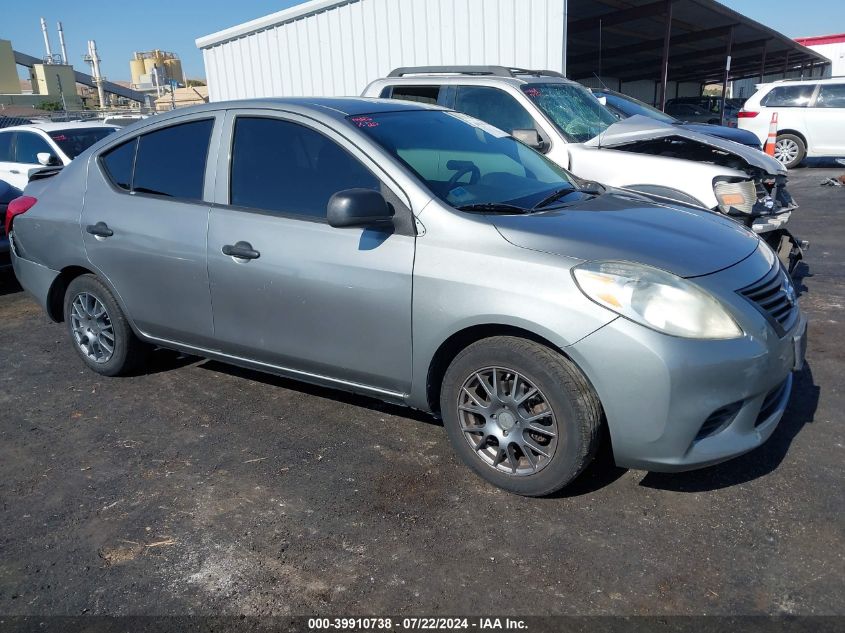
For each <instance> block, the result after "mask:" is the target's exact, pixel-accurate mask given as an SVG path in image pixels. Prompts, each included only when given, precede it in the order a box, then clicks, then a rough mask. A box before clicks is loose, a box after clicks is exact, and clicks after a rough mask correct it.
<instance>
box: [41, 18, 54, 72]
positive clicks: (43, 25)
mask: <svg viewBox="0 0 845 633" xmlns="http://www.w3.org/2000/svg"><path fill="white" fill-rule="evenodd" d="M41 32H42V33H43V34H44V48H46V49H47V58H48V59H49V60H50V63H52V62H53V51H52V50H51V49H50V35H49V34H48V33H47V22H46V21H45V20H44V18H41Z"/></svg>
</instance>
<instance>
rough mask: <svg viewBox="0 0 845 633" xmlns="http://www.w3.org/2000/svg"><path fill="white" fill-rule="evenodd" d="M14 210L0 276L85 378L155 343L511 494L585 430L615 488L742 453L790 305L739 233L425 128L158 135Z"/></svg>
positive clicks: (443, 121) (190, 123)
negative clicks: (347, 401)
mask: <svg viewBox="0 0 845 633" xmlns="http://www.w3.org/2000/svg"><path fill="white" fill-rule="evenodd" d="M24 193H25V195H24V196H23V197H22V198H19V199H17V200H16V201H14V202H13V203H12V204H11V205H10V207H9V211H8V213H7V222H8V223H10V224H11V227H10V228H11V231H10V235H11V242H12V251H13V253H12V259H13V265H14V269H15V272H16V274H17V277H18V279H19V280H20V282H21V284H22V285H23V286H24V288H26V289H27V290H28V291H29V292H30V293H31V294H32V295H33V296H34V297H35V298H36V299H37V300H38V301H39V302H40V304H41V305H42V306H43V307H44V309H45V310H46V311H47V314H48V315H49V316H50V317H51V318H52V319H53V320H54V321H57V322H61V321H63V322H64V323H65V325H66V327H67V331H68V334H69V336H70V340H71V341H72V343H73V346H74V348H75V349H76V351H77V352H78V354H79V356H80V357H81V359H82V360H83V361H84V363H85V364H87V365H88V366H89V367H90V368H91V369H93V370H94V371H96V372H99V373H101V374H105V375H109V376H111V375H118V374H124V373H127V372H131V371H133V370H136V369H137V368H138V367H139V363H140V362H141V361H142V360H143V358H144V354H145V352H146V351H147V350H148V349H150V347H152V346H161V347H167V348H173V349H177V350H182V351H184V352H187V353H190V354H195V355H200V356H205V357H208V358H214V359H218V360H222V361H225V362H229V363H233V364H237V365H242V366H245V367H250V368H254V369H259V370H263V371H268V372H274V373H278V374H281V375H284V376H288V377H292V378H296V379H300V380H303V381H308V382H312V383H317V384H321V385H327V386H331V387H336V388H339V389H344V390H348V391H352V392H356V393H361V394H366V395H369V396H374V397H376V398H381V399H383V400H386V401H390V402H395V403H401V404H405V405H408V406H410V407H414V408H417V409H422V410H424V411H428V412H431V413H434V414H436V415H440V416H442V419H443V423H444V426H445V428H446V431H447V433H448V435H449V438H450V440H451V443H452V445H453V447H454V449H455V450H456V452H457V453H458V454H459V455H460V457H461V458H462V459H463V460H464V461H465V462H466V464H467V465H469V466H470V467H471V468H472V469H473V470H474V471H475V472H477V473H478V474H479V475H481V476H482V477H484V478H485V479H487V480H488V481H490V482H492V483H493V484H495V485H497V486H500V487H502V488H504V489H507V490H510V491H513V492H516V493H520V494H525V495H544V494H548V493H550V492H552V491H554V490H557V489H559V488H561V487H562V486H564V485H566V484H567V483H569V482H570V481H572V480H573V479H574V478H575V477H576V476H577V475H578V474H579V473H580V472H581V471H582V470H583V469H584V467H585V466H586V465H587V464H588V463H589V462H590V460H591V458H592V457H593V455H594V454H595V451H596V449H597V446H598V442H599V437H601V435H602V434H601V433H600V431H601V429H602V427H603V426H605V425H606V426H607V429H608V431H609V437H610V440H611V443H612V450H613V453H614V456H615V459H616V462H617V463H618V464H620V465H622V466H628V467H635V468H644V469H650V470H663V471H675V470H687V469H692V468H699V467H702V466H707V465H709V464H714V463H717V462H721V461H723V460H725V459H728V458H731V457H734V456H737V455H740V454H741V453H745V452H746V451H749V450H751V449H753V448H754V447H756V446H759V445H760V444H761V443H762V442H764V441H765V440H766V439H767V438H768V437H769V436H770V435H771V433H772V431H773V430H774V429H775V427H776V425H777V424H778V421H779V420H780V418H781V416H782V414H783V411H784V408H785V407H786V403H787V400H788V399H789V396H790V391H791V389H792V372H793V370H795V369H796V368H798V367H800V366H801V363H802V359H803V353H804V346H805V331H806V322H805V319H804V317H803V316H802V314H801V312H800V310H799V308H798V305H797V302H796V298H795V291H794V289H793V286H792V283H791V281H790V279H789V277H788V276H787V275H786V274H785V272H784V270H783V268H782V266H781V264H780V263H779V262H778V260H777V258H776V257H775V255H774V253H773V252H772V251H771V249H769V248H768V247H767V246H765V245H764V244H763V243H762V242H761V241H760V240H759V239H758V238H757V237H755V236H754V235H753V234H752V233H751V232H749V231H748V230H746V229H745V228H743V227H741V226H739V225H737V224H736V223H734V222H732V221H731V220H729V219H727V218H724V217H721V216H719V215H717V214H714V213H711V212H708V211H704V210H701V209H695V208H689V209H686V208H677V207H669V206H665V205H662V204H659V203H656V202H653V201H651V200H649V199H648V198H646V197H643V196H640V195H638V194H632V193H630V192H625V193H620V192H614V191H607V190H605V189H604V188H603V187H601V186H599V185H596V184H594V183H587V182H584V181H580V180H577V179H575V178H574V177H573V176H571V175H570V174H568V173H567V172H566V171H565V170H563V169H562V168H561V167H559V166H557V165H556V164H554V163H552V162H551V161H550V160H548V159H547V158H545V157H544V156H543V155H541V154H539V153H537V152H535V151H534V150H532V149H530V148H528V147H527V146H525V145H523V144H521V143H519V142H517V141H516V140H514V139H513V138H512V137H510V136H508V135H507V134H505V133H503V132H501V131H500V130H498V129H497V128H494V127H492V126H490V125H488V124H486V123H483V122H481V121H478V120H475V119H472V118H470V117H467V116H466V115H463V114H459V113H456V112H452V111H449V110H445V109H443V108H440V107H437V106H426V105H421V104H412V103H400V102H397V101H389V100H371V99H360V98H358V99H310V100H294V99H290V100H256V101H240V102H230V103H213V104H208V105H204V106H200V107H197V108H191V109H185V110H179V111H176V112H173V113H171V114H168V115H163V116H161V117H156V119H155V120H154V121H153V120H150V121H144V122H141V123H138V124H136V125H135V126H133V127H132V128H129V129H127V130H125V131H123V132H119V133H117V134H115V135H113V136H110V137H108V138H107V139H105V140H104V141H102V142H100V143H99V144H97V145H96V146H94V147H93V148H91V149H90V150H89V151H88V152H86V153H85V154H83V155H81V156H80V157H79V158H78V159H77V160H75V161H73V163H71V164H70V165H69V166H68V167H66V168H65V169H64V170H63V171H62V173H60V174H59V175H56V176H53V177H51V178H42V179H39V180H37V181H35V182H33V183H31V184H30V185H29V187H28V188H27V189H26V191H25V192H24ZM338 423H343V421H342V420H341V419H339V420H338Z"/></svg>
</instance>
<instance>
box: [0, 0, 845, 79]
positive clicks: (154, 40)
mask: <svg viewBox="0 0 845 633" xmlns="http://www.w3.org/2000/svg"><path fill="white" fill-rule="evenodd" d="M395 1H396V2H402V1H403V0H395ZM4 4H6V5H11V7H12V8H11V9H10V8H5V9H4V8H2V6H3V5H4ZM295 4H299V0H241V1H237V0H139V1H137V2H127V1H125V0H118V1H117V2H96V3H95V2H85V3H83V2H73V3H70V2H67V0H62V1H59V0H39V2H27V1H21V0H0V39H9V40H12V44H13V46H14V48H15V50H18V51H21V52H23V53H29V54H30V55H35V56H38V57H40V56H42V55H43V54H44V42H43V39H42V35H41V28H40V26H39V18H41V17H43V18H44V19H46V20H47V25H48V27H49V29H50V42H51V45H52V47H53V52H54V53H57V52H59V38H58V35H57V33H56V22H57V21H59V20H61V22H62V26H63V27H64V32H65V41H66V44H67V49H68V56H69V58H70V61H71V62H72V63H73V65H74V66H76V68H77V70H85V68H86V67H87V64H84V63H83V62H82V56H83V55H84V54H85V52H86V46H87V44H86V42H87V41H88V40H89V39H93V40H96V42H97V49H98V51H99V55H100V58H101V60H102V62H101V66H100V67H101V71H102V73H103V74H104V75H105V76H106V77H107V78H108V79H110V80H124V81H128V80H129V60H130V59H131V58H132V53H133V52H135V51H147V50H152V49H155V48H158V49H161V50H166V51H172V52H174V53H176V54H177V55H178V56H179V57H180V58H181V59H182V65H183V68H184V69H185V73H186V74H187V76H188V77H189V78H201V77H203V76H204V74H205V71H204V69H203V63H202V55H201V54H200V51H199V50H198V49H197V47H196V44H195V43H194V40H195V39H196V38H198V37H201V36H203V35H209V34H210V33H214V32H215V31H220V30H222V29H225V28H228V27H231V26H235V25H236V24H241V23H242V22H247V21H249V20H252V19H255V18H258V17H261V16H264V15H268V14H270V13H274V12H276V11H281V10H282V9H286V8H288V7H290V6H292V5H295ZM723 4H725V5H727V6H729V7H730V8H732V9H734V10H736V11H739V12H740V13H743V14H745V15H747V16H748V17H750V18H753V19H755V20H757V21H758V22H762V23H764V24H767V25H768V26H770V27H772V28H774V29H776V30H778V31H780V32H782V33H784V34H786V35H788V36H790V37H802V36H809V35H826V34H831V33H845V12H843V10H842V0H806V1H804V2H796V1H795V0H733V1H728V0H725V1H724V2H723Z"/></svg>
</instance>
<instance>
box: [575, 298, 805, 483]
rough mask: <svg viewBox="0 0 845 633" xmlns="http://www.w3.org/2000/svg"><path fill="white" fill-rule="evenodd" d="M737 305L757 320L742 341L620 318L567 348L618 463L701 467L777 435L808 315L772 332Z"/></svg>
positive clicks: (644, 466) (743, 304) (801, 350)
mask: <svg viewBox="0 0 845 633" xmlns="http://www.w3.org/2000/svg"><path fill="white" fill-rule="evenodd" d="M736 305H737V306H738V307H739V308H740V309H743V310H747V312H746V314H744V315H742V316H743V319H742V321H743V322H744V324H748V323H753V324H754V325H753V327H748V328H745V326H744V329H745V330H746V334H745V335H744V336H742V337H741V338H737V339H733V340H716V341H714V340H710V341H708V340H695V339H685V338H679V337H673V336H668V335H666V334H662V333H659V332H656V331H653V330H650V329H648V328H646V327H643V326H641V325H639V324H636V323H633V322H632V321H629V320H626V319H624V318H621V317H620V318H617V319H616V320H615V321H613V322H611V323H610V324H608V325H606V326H605V327H603V328H601V329H600V330H598V331H596V332H594V333H593V334H591V335H589V336H587V337H586V338H584V339H582V340H581V341H579V342H577V343H576V344H575V345H573V346H571V347H569V348H567V352H568V353H569V354H570V356H571V357H572V358H573V360H574V361H575V362H576V363H578V364H579V366H581V367H582V369H584V371H585V373H586V374H587V376H588V378H589V379H590V381H591V382H592V384H593V386H594V387H595V389H596V391H597V393H598V395H599V398H600V400H601V402H602V405H603V407H604V411H605V415H606V417H607V422H608V427H609V430H610V437H611V442H612V444H613V453H614V458H615V460H616V463H617V464H618V465H619V466H624V467H628V468H639V469H644V470H653V471H664V472H672V471H684V470H693V469H696V468H703V467H706V466H710V465H712V464H717V463H719V462H723V461H725V460H728V459H731V458H733V457H736V456H738V455H741V454H743V453H746V452H748V451H750V450H752V449H754V448H756V447H758V446H760V445H761V444H762V443H763V442H765V441H766V440H767V439H768V438H769V436H771V434H772V433H773V432H774V430H775V428H776V427H777V425H778V422H779V421H780V419H781V417H782V416H783V413H784V411H785V409H786V405H787V402H788V401H789V396H790V393H791V390H792V384H793V380H792V373H793V371H796V370H799V369H800V368H801V367H802V365H803V360H804V352H805V350H806V340H807V339H806V337H807V321H806V319H805V317H804V316H803V315H802V314H800V312H799V313H798V318H797V319H796V321H795V324H794V325H793V326H792V327H791V329H790V330H789V331H788V332H786V334H785V335H784V336H782V337H779V336H778V335H777V334H776V333H775V332H774V330H773V329H772V328H771V326H769V325H768V323H766V322H765V320H764V319H763V317H762V316H761V315H760V314H759V313H758V312H756V310H755V308H754V307H753V306H752V305H750V302H748V301H746V300H744V299H743V298H739V300H738V301H737V302H736ZM796 309H798V308H796ZM746 317H747V318H746ZM755 319H756V320H755Z"/></svg>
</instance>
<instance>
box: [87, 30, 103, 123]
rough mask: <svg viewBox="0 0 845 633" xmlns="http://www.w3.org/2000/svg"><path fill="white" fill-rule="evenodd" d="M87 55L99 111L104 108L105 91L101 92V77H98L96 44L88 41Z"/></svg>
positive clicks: (98, 59) (98, 61) (98, 62)
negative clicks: (92, 72) (98, 100)
mask: <svg viewBox="0 0 845 633" xmlns="http://www.w3.org/2000/svg"><path fill="white" fill-rule="evenodd" d="M88 55H89V56H90V57H91V65H92V66H93V70H94V83H96V84H97V96H98V97H99V99H100V109H101V110H103V109H105V107H106V91H105V90H103V77H102V75H100V58H99V57H97V42H95V41H94V40H88Z"/></svg>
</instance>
